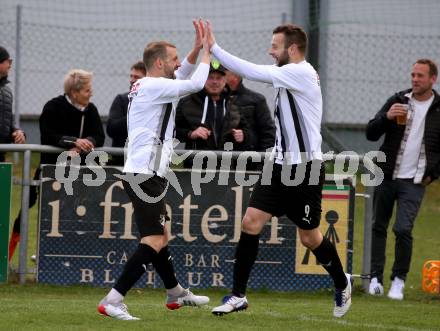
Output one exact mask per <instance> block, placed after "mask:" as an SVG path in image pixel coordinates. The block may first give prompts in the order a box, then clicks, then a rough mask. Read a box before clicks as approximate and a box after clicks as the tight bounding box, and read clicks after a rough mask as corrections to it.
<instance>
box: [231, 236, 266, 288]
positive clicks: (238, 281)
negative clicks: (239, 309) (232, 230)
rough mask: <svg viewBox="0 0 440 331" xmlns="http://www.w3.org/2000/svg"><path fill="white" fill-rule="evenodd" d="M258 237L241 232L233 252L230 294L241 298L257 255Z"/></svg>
mask: <svg viewBox="0 0 440 331" xmlns="http://www.w3.org/2000/svg"><path fill="white" fill-rule="evenodd" d="M259 238H260V235H258V234H257V235H252V234H247V233H245V232H241V236H240V240H239V242H238V245H237V249H236V251H235V264H234V274H233V281H234V283H233V287H232V294H233V295H235V296H239V297H243V296H245V294H246V287H247V283H248V280H249V275H250V273H251V269H252V266H253V265H254V263H255V260H256V259H257V255H258V245H259Z"/></svg>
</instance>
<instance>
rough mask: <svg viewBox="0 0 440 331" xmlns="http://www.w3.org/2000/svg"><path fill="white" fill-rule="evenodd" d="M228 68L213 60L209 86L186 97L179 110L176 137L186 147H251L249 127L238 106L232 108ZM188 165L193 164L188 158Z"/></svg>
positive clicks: (207, 148)
mask: <svg viewBox="0 0 440 331" xmlns="http://www.w3.org/2000/svg"><path fill="white" fill-rule="evenodd" d="M225 87H226V77H225V69H224V68H223V66H221V65H220V64H219V63H218V62H216V61H213V62H212V63H211V66H210V69H209V76H208V80H207V81H206V84H205V88H204V89H203V90H202V91H200V92H198V93H195V94H192V95H189V96H187V97H185V98H182V99H181V100H180V102H179V104H178V106H177V109H176V137H177V139H179V140H180V141H182V142H185V148H186V149H197V150H223V149H224V144H225V143H227V142H231V143H232V144H233V150H238V151H244V150H248V149H249V126H248V124H247V122H246V120H245V118H244V116H241V114H240V112H239V111H238V109H236V108H235V109H234V108H231V107H230V104H229V95H228V92H227V90H226V89H225ZM185 166H186V167H191V166H192V160H191V159H187V161H186V162H185Z"/></svg>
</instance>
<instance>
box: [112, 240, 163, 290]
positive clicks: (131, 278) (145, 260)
mask: <svg viewBox="0 0 440 331" xmlns="http://www.w3.org/2000/svg"><path fill="white" fill-rule="evenodd" d="M157 255H158V254H157V252H156V251H155V250H154V249H153V248H152V247H151V246H149V245H145V244H139V246H138V248H137V249H136V251H135V252H134V254H133V255H132V256H131V257H130V258H129V259H128V261H127V263H126V264H125V267H124V271H123V272H122V274H121V276H120V277H119V279H118V281H117V282H116V284H115V286H113V288H114V289H115V290H116V291H118V292H119V293H121V294H122V295H123V296H125V295H126V294H127V292H128V290H130V289H131V288H132V287H133V285H134V284H136V282H137V281H138V280H139V278H141V277H142V275H143V274H144V272H145V271H146V270H147V266H148V264H149V263H150V262H153V261H154V260H155V259H156V258H157Z"/></svg>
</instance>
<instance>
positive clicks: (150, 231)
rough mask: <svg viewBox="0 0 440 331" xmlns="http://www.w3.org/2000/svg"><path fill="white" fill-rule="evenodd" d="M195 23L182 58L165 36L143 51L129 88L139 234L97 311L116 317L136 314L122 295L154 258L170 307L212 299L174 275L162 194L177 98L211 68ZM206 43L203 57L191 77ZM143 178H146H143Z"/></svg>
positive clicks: (130, 173) (131, 177)
mask: <svg viewBox="0 0 440 331" xmlns="http://www.w3.org/2000/svg"><path fill="white" fill-rule="evenodd" d="M193 24H194V26H195V29H196V39H195V45H194V48H193V50H192V51H191V52H190V53H189V54H188V56H187V58H186V59H185V60H183V62H182V64H180V61H179V58H178V56H177V50H176V47H175V46H174V45H172V44H170V43H167V42H164V41H160V42H153V43H150V44H148V45H147V47H146V48H145V51H144V56H143V60H144V63H145V67H146V69H147V75H146V77H145V78H143V79H141V80H139V81H138V82H137V83H136V84H135V85H134V86H133V88H132V91H131V93H130V98H131V102H130V105H129V110H128V121H127V122H128V123H127V125H128V140H129V143H128V154H127V160H126V162H125V165H124V173H125V180H124V181H123V185H124V189H125V190H126V192H127V194H128V196H129V197H130V200H131V201H132V203H133V208H134V219H135V222H136V225H137V227H138V230H139V233H140V237H141V239H140V243H139V246H138V248H137V249H136V251H135V252H134V254H133V255H132V256H131V257H130V258H129V260H128V261H127V263H126V264H125V267H124V270H123V272H122V274H121V276H120V277H119V279H118V280H117V282H116V283H115V286H114V287H113V288H112V289H111V290H110V292H109V293H108V294H107V296H106V297H105V298H104V299H102V300H101V302H100V303H99V306H98V311H99V313H101V314H103V315H106V316H110V317H113V318H116V319H121V320H136V319H138V318H136V317H133V316H132V315H130V314H129V312H128V310H127V306H126V305H125V304H124V303H123V299H124V297H125V295H126V294H127V292H128V291H129V290H130V289H131V288H132V287H133V286H134V285H135V283H136V282H137V281H138V280H139V279H140V278H141V276H142V275H143V274H144V272H145V270H146V268H147V266H148V264H149V263H152V264H153V266H154V268H155V270H156V272H157V273H158V274H159V276H160V277H161V279H162V281H163V283H164V285H165V288H166V289H167V295H168V296H167V302H166V306H167V308H169V309H178V308H180V307H181V306H185V305H189V306H200V305H205V304H207V303H208V302H209V298H208V297H206V296H197V295H194V294H193V293H191V291H190V290H189V289H184V288H183V287H182V286H181V285H180V284H179V282H178V281H177V279H176V276H175V273H174V268H173V264H172V259H171V257H170V254H169V252H168V236H167V233H168V226H169V223H168V222H167V221H169V218H168V217H167V216H166V209H165V200H164V199H163V196H164V194H165V192H166V188H167V180H166V178H165V176H166V174H167V172H168V168H169V161H170V158H171V151H172V149H173V134H174V127H175V120H174V117H175V109H176V104H177V102H178V100H179V99H180V98H181V97H184V96H186V95H189V94H192V93H196V92H198V91H200V90H201V89H202V88H203V86H204V85H205V82H206V79H207V77H208V73H209V62H210V52H209V47H208V44H207V38H206V35H205V34H204V30H203V24H202V22H201V21H199V22H195V21H194V22H193ZM202 48H203V55H202V59H201V63H200V64H199V66H198V67H197V69H196V70H195V72H194V73H193V75H192V76H191V78H189V79H188V78H187V77H189V75H190V73H191V72H192V70H193V69H194V64H195V62H196V60H197V57H198V54H199V51H200V50H201V49H202ZM175 78H177V79H175ZM139 176H141V177H139ZM139 178H142V179H143V181H142V182H140V181H139ZM139 182H140V184H139V185H137V183H139Z"/></svg>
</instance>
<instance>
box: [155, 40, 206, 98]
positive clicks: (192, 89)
mask: <svg viewBox="0 0 440 331" xmlns="http://www.w3.org/2000/svg"><path fill="white" fill-rule="evenodd" d="M210 60H211V54H210V51H209V46H208V41H207V37H206V35H205V36H204V37H203V55H202V59H201V61H200V64H199V65H198V67H197V69H196V71H195V72H194V74H193V75H192V76H191V78H190V79H186V80H175V79H164V80H163V84H162V85H161V91H160V97H162V98H166V99H167V100H168V102H170V101H175V100H177V99H179V98H181V97H184V96H186V95H189V94H192V93H196V92H198V91H200V90H201V89H202V88H203V87H204V86H205V83H206V79H207V78H208V74H209V62H210Z"/></svg>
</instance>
